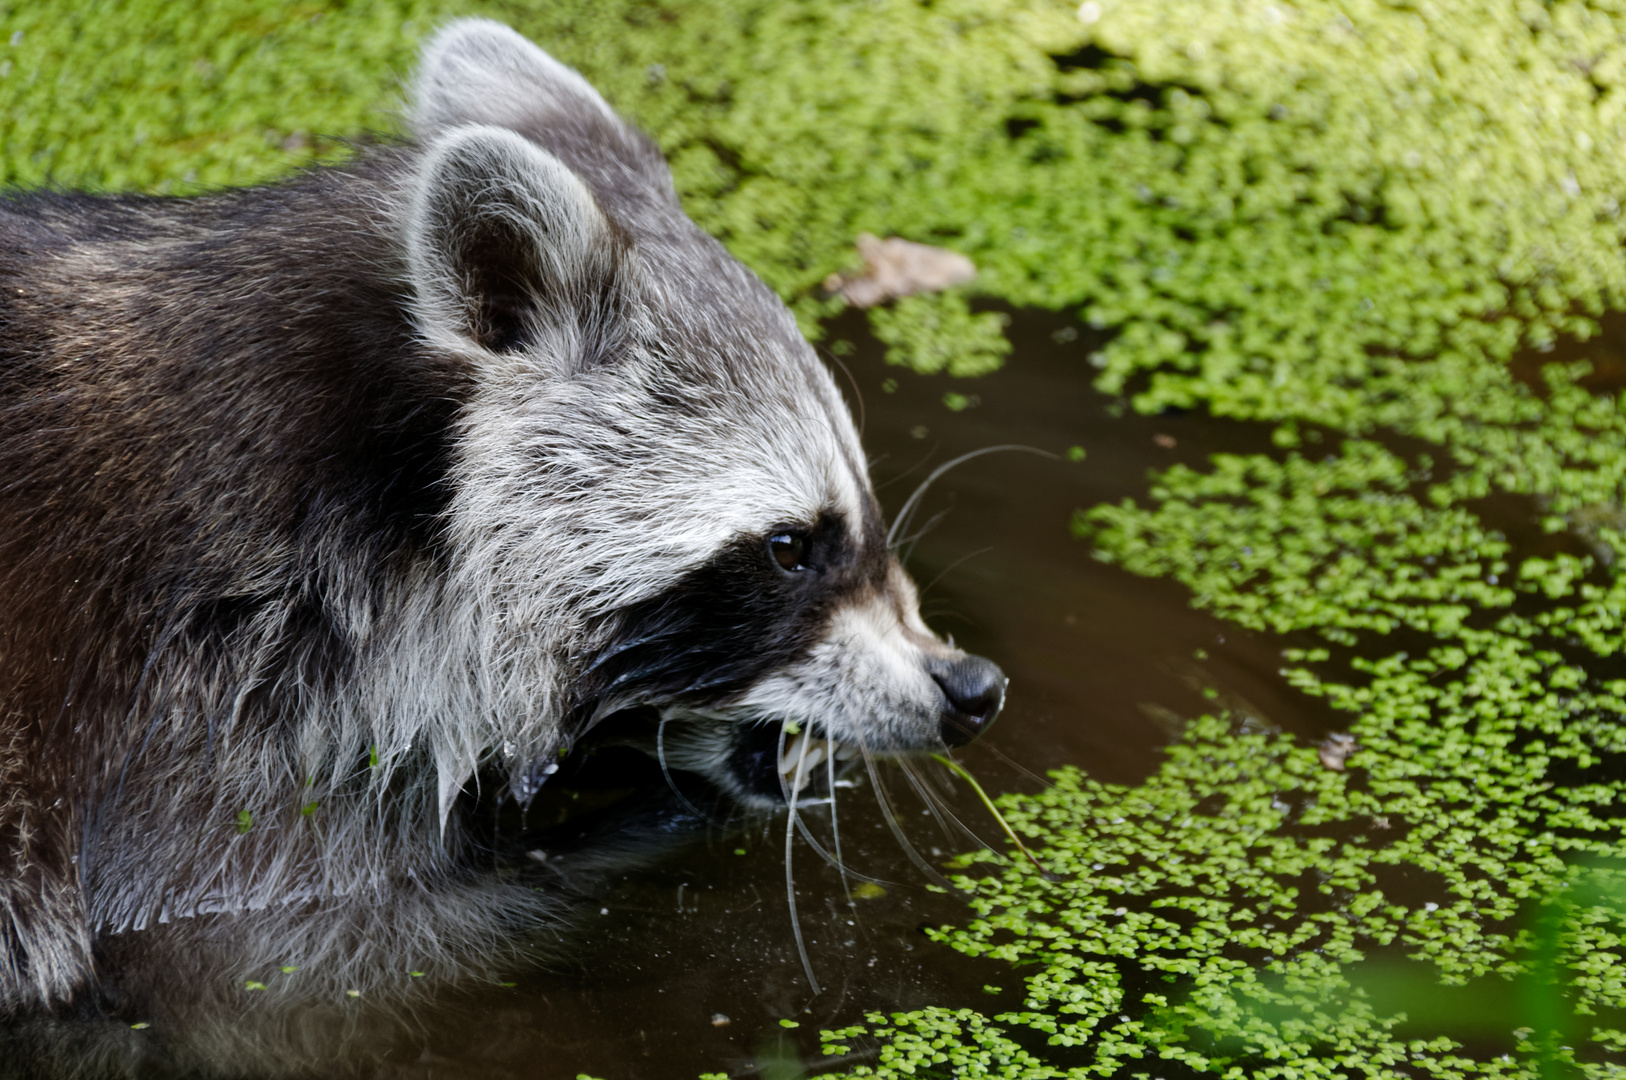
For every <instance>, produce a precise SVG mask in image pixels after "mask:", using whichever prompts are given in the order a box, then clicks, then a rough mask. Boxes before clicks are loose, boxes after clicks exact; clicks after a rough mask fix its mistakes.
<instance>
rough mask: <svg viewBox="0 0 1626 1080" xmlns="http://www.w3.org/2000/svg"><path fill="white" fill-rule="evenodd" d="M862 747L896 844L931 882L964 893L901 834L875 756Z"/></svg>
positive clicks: (877, 797)
mask: <svg viewBox="0 0 1626 1080" xmlns="http://www.w3.org/2000/svg"><path fill="white" fill-rule="evenodd" d="M862 749H863V751H864V768H865V769H866V770H867V771H868V772H869V781H870V783H871V784H872V785H873V786H874V788H875V801H876V802H877V803H879V804H880V807H881V816H882V817H883V818H885V819H886V824H887V828H889V829H891V830H892V835H893V836H894V837H896V838H897V841H898V846H899V847H901V848H903V853H904V854H905V855H907V856H909V861H910V862H912V863H914V864H915V866H916V868H918V869H919V870H920V871H921V872H922V873H924V874H925V875H926V876H927V877H929V878H931V880H932V884H934V885H937V886H940V887H942V888H944V889H947V890H949V891H950V892H952V893H954V894H955V895H956V896H961V895H964V893H963V892H962V890H960V889H956V888H955V887H954V886H953V884H951V883H950V882H949V879H948V878H946V877H944V876H943V875H942V873H941V872H939V871H938V870H937V869H936V868H935V867H933V866H932V864H931V863H929V862H927V861H926V860H925V858H924V857H922V856H921V854H920V852H918V851H916V850H915V845H913V844H911V843H910V842H909V838H908V837H907V836H905V835H903V826H901V825H899V824H898V817H897V815H896V814H894V813H893V812H892V803H891V801H890V800H889V799H888V798H887V797H886V788H884V787H882V786H881V777H880V774H879V773H878V772H877V771H876V769H875V757H874V755H873V754H871V753H870V751H869V748H868V747H863V748H862Z"/></svg>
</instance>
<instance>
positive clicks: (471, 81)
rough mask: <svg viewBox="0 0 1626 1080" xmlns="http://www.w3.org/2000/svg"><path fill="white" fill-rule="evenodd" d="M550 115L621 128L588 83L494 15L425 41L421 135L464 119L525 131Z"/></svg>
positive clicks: (416, 122)
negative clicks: (579, 117) (581, 119)
mask: <svg viewBox="0 0 1626 1080" xmlns="http://www.w3.org/2000/svg"><path fill="white" fill-rule="evenodd" d="M551 113H572V114H576V115H578V116H582V115H584V114H585V116H586V118H588V119H591V120H593V121H598V122H603V123H608V124H611V125H614V126H615V127H617V128H620V127H621V126H622V124H621V119H620V117H618V116H616V115H615V111H614V110H613V109H611V108H610V106H609V105H608V104H606V103H605V101H604V99H603V98H602V97H600V96H599V94H598V91H596V90H594V89H593V88H592V87H591V86H589V85H588V83H587V80H586V79H584V78H582V77H581V76H580V75H578V74H577V73H576V72H575V71H573V70H571V69H570V68H568V67H566V66H565V65H563V64H561V63H559V61H557V60H555V59H554V58H553V57H551V56H549V55H548V54H547V53H545V52H543V51H542V50H541V49H539V48H537V47H536V46H535V45H532V44H531V43H530V42H529V41H526V40H525V39H524V38H523V37H521V36H520V35H519V34H516V33H515V32H514V31H512V30H510V29H509V28H508V27H506V26H504V25H503V24H502V23H498V22H492V21H491V20H490V19H459V20H457V21H456V22H453V23H448V24H447V25H446V26H444V27H442V28H441V29H440V31H439V32H437V33H436V34H435V35H434V36H433V37H431V38H430V39H429V42H428V43H427V44H426V45H425V46H424V49H423V59H422V61H421V62H420V63H419V66H418V75H417V78H416V79H415V80H413V87H412V114H411V118H412V128H413V131H415V132H416V133H417V135H418V136H419V137H420V138H424V137H428V136H432V135H435V134H437V133H439V132H443V131H446V130H449V129H451V128H454V127H461V126H462V125H464V124H490V125H493V126H495V127H504V128H508V129H509V130H511V131H514V130H521V129H524V128H526V127H528V126H532V125H534V124H535V123H536V122H538V121H540V120H543V119H544V118H545V117H546V116H547V115H548V114H551Z"/></svg>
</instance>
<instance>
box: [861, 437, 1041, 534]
mask: <svg viewBox="0 0 1626 1080" xmlns="http://www.w3.org/2000/svg"><path fill="white" fill-rule="evenodd" d="M1002 450H1020V451H1022V452H1023V453H1027V454H1038V455H1039V456H1040V457H1047V458H1054V457H1056V455H1055V454H1052V453H1051V452H1050V451H1048V450H1040V449H1039V448H1038V447H1037V446H1023V445H1021V444H1020V443H1003V444H1001V445H999V446H985V447H983V448H982V449H981V450H972V451H970V452H969V453H965V454H961V455H960V456H959V457H956V458H950V459H949V460H947V461H945V462H943V464H941V465H939V466H938V467H937V468H935V469H933V470H932V471H931V472H930V473H929V474H928V475H927V476H926V479H924V480H922V481H921V482H920V486H919V487H917V488H915V490H914V492H913V493H912V494H910V496H909V498H908V499H906V500H905V501H904V504H903V507H902V509H900V510H899V511H898V516H897V517H896V518H895V519H894V520H893V522H892V528H890V529H888V530H887V533H886V546H887V547H892V546H893V545H894V543H895V541H896V540H897V538H898V533H900V532H902V531H903V530H904V529H907V528H908V527H909V519H910V518H911V517H913V516H914V513H915V510H916V509H917V508H918V507H919V506H920V500H921V499H923V498H925V497H926V492H927V491H928V490H930V488H931V486H932V484H934V483H936V481H937V479H938V478H939V477H940V476H942V475H943V474H944V473H946V472H948V471H949V470H950V469H952V468H954V467H955V466H957V465H963V464H964V463H965V462H967V461H970V460H971V459H972V458H979V457H982V456H983V455H984V454H997V453H999V452H1000V451H1002Z"/></svg>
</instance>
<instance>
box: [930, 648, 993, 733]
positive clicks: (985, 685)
mask: <svg viewBox="0 0 1626 1080" xmlns="http://www.w3.org/2000/svg"><path fill="white" fill-rule="evenodd" d="M926 671H927V672H928V673H929V674H930V675H931V677H932V681H933V682H935V683H937V686H938V689H940V690H942V691H943V697H944V698H945V699H947V703H948V707H947V708H946V709H944V710H943V715H942V718H941V719H940V720H939V721H938V734H939V736H940V737H941V738H942V740H943V745H945V746H948V747H956V746H964V745H965V744H966V743H968V742H970V741H972V740H973V739H975V738H977V737H978V736H979V735H981V734H982V733H983V732H984V731H987V730H988V725H990V724H992V723H993V722H994V717H996V716H998V715H999V710H1000V709H1001V708H1003V707H1004V705H1005V687H1006V686H1007V685H1008V684H1009V683H1010V680H1009V679H1008V678H1006V677H1005V673H1004V672H1003V671H1001V670H1000V669H999V665H998V664H996V663H994V662H993V661H992V660H985V659H983V658H982V657H980V656H971V655H968V654H962V655H960V656H957V657H954V658H953V659H936V658H934V659H932V660H928V661H927V663H926Z"/></svg>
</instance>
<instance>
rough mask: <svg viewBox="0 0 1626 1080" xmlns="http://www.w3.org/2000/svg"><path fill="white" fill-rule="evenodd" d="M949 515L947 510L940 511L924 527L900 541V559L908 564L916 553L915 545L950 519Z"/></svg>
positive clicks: (898, 546)
mask: <svg viewBox="0 0 1626 1080" xmlns="http://www.w3.org/2000/svg"><path fill="white" fill-rule="evenodd" d="M948 515H949V512H948V511H947V510H939V511H938V512H937V513H935V514H933V515H932V516H931V517H929V518H927V519H926V524H924V525H922V526H921V527H920V528H918V529H916V530H915V531H914V532H912V533H910V534H909V535H908V536H905V537H903V538H902V539H900V540H899V541H898V543H897V552H898V558H899V559H900V560H902V561H903V562H908V561H909V558H910V556H912V555H913V554H914V553H915V545H916V544H918V543H919V542H920V541H921V539H922V538H923V537H925V536H926V535H927V534H928V533H930V532H931V531H932V530H933V529H935V528H937V526H938V525H940V524H942V522H943V519H944V518H946V517H948Z"/></svg>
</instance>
